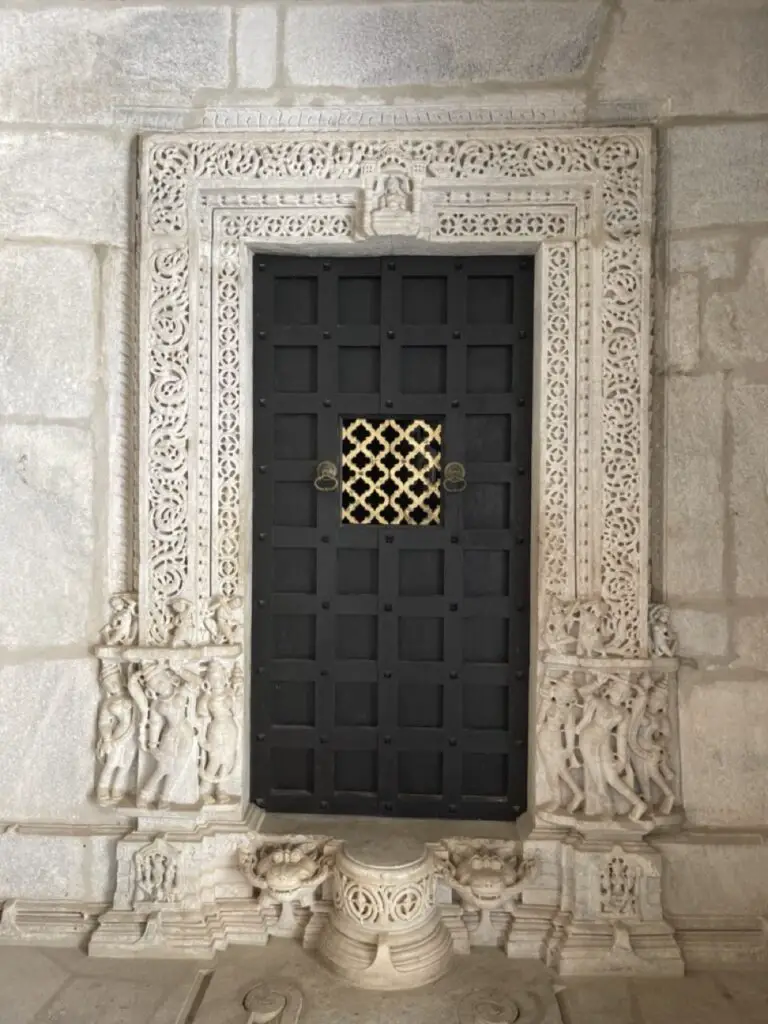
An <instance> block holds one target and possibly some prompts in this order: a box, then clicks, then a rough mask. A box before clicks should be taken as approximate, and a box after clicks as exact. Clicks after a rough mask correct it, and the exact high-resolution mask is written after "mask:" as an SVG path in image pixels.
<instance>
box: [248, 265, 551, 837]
mask: <svg viewBox="0 0 768 1024" xmlns="http://www.w3.org/2000/svg"><path fill="white" fill-rule="evenodd" d="M253 298H254V302H253V310H254V338H253V347H254V437H253V451H254V496H253V509H254V516H253V520H254V552H253V622H252V665H253V675H252V680H251V722H252V769H251V779H252V783H251V785H252V798H253V799H254V801H255V802H256V803H257V804H259V805H260V806H263V807H266V808H268V809H271V810H276V811H277V810H280V811H296V812H310V813H311V812H317V813H342V814H344V813H349V814H372V815H386V816H417V817H456V818H497V819H512V818H514V817H516V816H517V815H518V814H519V813H520V812H521V811H522V810H523V809H524V806H525V790H526V778H525V766H526V740H527V707H528V700H527V680H528V665H529V650H528V630H529V603H530V599H529V587H530V577H529V560H530V501H531V494H530V465H531V392H532V362H533V360H532V321H533V259H532V258H531V257H492V258H491V257H471V258H465V259H454V258H444V257H439V258H438V257H386V258H384V259H342V258H333V259H324V258H314V257H312V258H310V257H306V258H305V257H288V256H279V257H278V256H269V257H263V256H259V257H257V258H256V260H255V262H254V296H253Z"/></svg>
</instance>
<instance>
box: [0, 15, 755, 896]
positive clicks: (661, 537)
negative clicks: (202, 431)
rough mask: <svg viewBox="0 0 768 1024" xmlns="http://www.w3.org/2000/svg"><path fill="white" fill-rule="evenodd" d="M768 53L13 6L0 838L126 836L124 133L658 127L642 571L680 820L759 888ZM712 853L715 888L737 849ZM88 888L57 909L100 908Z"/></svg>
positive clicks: (3, 410) (747, 18)
mask: <svg viewBox="0 0 768 1024" xmlns="http://www.w3.org/2000/svg"><path fill="white" fill-rule="evenodd" d="M767 55H768V4H766V3H765V2H764V0H485V2H484V0H477V2H467V0H410V2H407V0H398V2H395V0H381V2H380V0H336V2H323V0H312V2H306V0H305V2H301V0H293V2H292V0H275V2H265V3H245V2H242V3H239V4H238V5H236V6H235V5H233V6H228V5H226V4H215V3H205V2H195V0H187V2H175V0H166V2H165V3H161V2H152V3H149V2H146V3H145V2H141V0H136V2H134V3H131V2H127V3H117V2H112V0H78V2H75V0H70V2H69V3H68V4H67V3H65V2H59V3H53V2H48V0H39V2H34V0H5V2H4V3H3V5H2V10H0V298H1V301H0V523H2V524H3V543H2V544H0V738H1V739H2V742H0V777H2V779H3V786H2V787H0V821H2V822H5V823H6V824H7V825H12V824H13V823H15V822H20V823H22V824H21V825H20V826H19V828H18V829H17V830H16V834H17V835H19V836H22V837H23V836H24V835H32V834H33V833H35V831H36V830H37V831H41V830H42V831H46V830H47V831H49V832H50V831H53V832H55V831H56V830H57V829H61V830H66V829H67V828H71V827H72V826H73V825H75V826H76V827H77V828H79V829H81V830H82V831H83V834H86V833H87V834H97V833H98V834H99V835H102V836H105V835H109V834H110V830H111V829H113V828H114V825H113V824H112V823H113V816H112V813H111V812H109V811H106V810H102V809H100V808H98V807H96V806H95V804H94V803H93V802H92V800H91V799H90V790H91V787H92V769H93V761H92V750H93V739H94V711H95V707H96V703H97V698H98V692H97V684H96V663H95V661H94V660H93V659H92V658H91V657H90V656H89V654H88V649H89V646H90V645H91V644H92V643H93V642H94V640H95V638H96V636H97V633H98V630H99V628H100V626H101V625H103V622H104V620H105V616H106V599H107V597H108V595H109V594H110V593H112V592H114V591H116V590H119V589H120V588H121V587H122V586H123V585H124V582H125V575H126V561H127V558H128V557H129V552H127V551H126V549H125V545H124V543H123V540H122V537H123V536H124V532H125V530H124V522H125V516H126V514H127V510H126V507H125V489H124V486H123V482H124V470H123V468H122V466H123V463H122V459H121V451H122V450H123V447H124V444H125V439H124V438H122V437H117V436H116V433H115V429H114V428H115V424H116V423H117V421H118V419H119V417H118V416H117V412H118V411H119V410H120V408H121V403H123V402H124V401H125V388H124V382H125V374H126V372H127V371H126V366H125V365H124V356H123V347H122V340H123V337H124V332H125V329H126V325H125V324H123V323H121V322H116V320H115V315H114V295H115V294H116V290H119V289H121V288H124V287H125V276H124V266H125V261H126V258H127V251H128V243H129V236H128V225H129V222H130V219H131V205H132V174H133V163H134V154H135V146H134V141H135V137H136V135H137V134H138V133H139V132H141V131H146V130H151V129H155V128H166V127H167V128H173V129H183V128H185V127H190V128H192V127H200V126H215V125H217V124H222V125H228V124H231V123H232V113H231V111H232V109H233V108H247V110H248V111H249V114H248V115H247V116H246V120H247V117H251V118H257V117H258V114H257V113H255V111H259V110H261V111H262V113H263V115H264V116H268V115H267V114H266V113H265V112H268V111H269V110H270V109H272V108H277V107H291V108H313V109H314V108H317V107H332V106H345V107H349V106H354V105H359V106H360V107H363V108H365V107H374V106H375V107H379V106H382V105H383V106H387V107H390V108H392V109H393V110H394V109H397V110H398V111H399V113H398V117H405V116H406V115H405V114H403V113H401V112H402V111H404V110H407V109H410V110H415V109H417V108H419V109H421V108H425V107H431V108H436V109H442V110H443V111H446V110H460V109H461V108H462V107H467V106H474V107H481V106H482V107H497V108H498V109H499V110H502V109H503V110H504V111H506V117H507V118H508V119H512V120H519V122H520V123H521V124H525V123H537V124H544V123H548V122H551V123H565V124H625V123H638V124H640V123H643V124H644V123H650V124H653V125H655V126H656V127H657V129H658V135H657V139H658V147H659V164H658V189H657V192H658V207H657V214H658V221H657V253H656V256H657V267H656V270H657V295H656V300H657V308H656V327H657V354H656V360H655V369H654V372H655V384H654V445H653V471H652V474H653V492H654V501H653V530H654V537H655V541H654V565H653V572H654V583H655V588H656V594H655V596H656V597H657V598H658V599H664V600H666V601H668V603H669V604H670V605H671V606H672V608H673V611H674V624H675V626H676V628H677V629H678V630H679V633H680V638H681V650H682V654H683V655H684V656H685V657H686V658H687V659H689V664H688V665H687V666H686V667H685V668H684V670H683V671H682V674H681V684H680V686H681V690H680V695H681V708H680V711H681V733H682V736H681V742H682V758H683V779H684V787H685V794H684V795H685V803H686V807H687V811H688V816H689V819H690V822H691V825H692V826H694V827H695V828H696V835H697V836H699V838H700V842H701V843H711V844H714V845H715V846H717V844H718V843H720V842H729V843H731V848H732V849H736V848H739V849H741V847H742V846H746V847H748V849H749V858H751V859H750V860H749V864H750V865H752V864H753V863H755V864H756V863H758V862H759V864H761V865H762V872H763V875H764V877H768V871H766V867H767V866H768V856H767V855H765V854H761V853H760V849H761V848H762V846H763V845H764V844H763V837H764V836H765V835H768V796H767V795H766V793H767V792H768V791H767V790H766V786H765V778H766V769H768V738H766V737H768V725H766V723H768V187H767V186H766V167H767V166H768V56H767ZM297 116H299V115H298V114H297ZM305 116H307V115H305ZM89 830H90V831H89ZM734 836H738V837H740V838H739V844H740V845H738V847H737V845H735V841H734V840H733V837H734ZM702 837H703V838H702ZM745 837H746V838H745ZM4 841H5V842H10V838H9V837H5V839H3V838H2V837H0V843H2V842H4ZM687 841H688V840H687V839H686V842H687ZM697 841H699V840H697ZM672 845H674V843H670V846H672ZM717 848H718V849H720V847H719V846H718V847H717ZM679 853H680V848H679V846H678V847H676V848H675V851H674V852H673V854H671V856H672V859H673V861H674V857H675V856H679ZM104 863H106V859H105V861H104ZM698 863H700V864H701V878H702V879H703V880H704V881H703V883H702V884H703V885H705V886H706V884H707V882H706V879H707V878H708V877H709V876H708V872H709V873H710V874H711V873H712V872H715V871H716V870H719V868H716V867H712V865H713V864H718V863H720V862H719V861H717V858H716V857H714V855H713V857H702V858H700V861H699V862H698ZM746 863H747V861H745V864H746ZM737 870H738V869H737ZM749 870H750V871H753V868H752V867H750V868H749ZM73 872H74V874H73ZM93 872H94V868H93V863H92V861H91V860H88V861H87V862H86V861H85V860H84V861H83V866H82V872H81V875H80V876H78V877H77V878H75V880H74V881H73V878H74V877H75V876H77V870H76V869H73V870H72V871H70V872H69V874H68V875H67V879H68V880H67V881H66V883H64V882H62V888H61V895H66V893H67V892H68V891H75V890H76V891H77V892H82V891H86V890H87V891H91V889H92V890H93V891H94V892H95V891H97V890H98V889H99V885H100V884H101V883H99V882H97V881H94V882H93V883H92V886H91V881H92V879H93V878H94V877H95V876H94V874H93ZM672 877H673V878H674V877H675V873H674V872H673V873H672ZM750 877H756V876H755V875H754V871H753V873H752V875H750ZM84 879H86V880H87V884H86V882H85V881H83V880H84ZM690 884H691V885H692V884H693V883H690ZM0 885H2V888H0V898H3V897H4V896H7V895H30V896H32V895H35V893H36V892H38V893H39V892H42V891H43V888H44V885H43V882H42V881H40V880H38V881H37V882H35V881H34V880H28V882H25V885H26V886H27V889H28V891H27V890H25V891H24V892H20V891H17V890H18V886H17V885H16V883H15V882H14V881H13V879H9V878H5V877H3V878H0ZM36 886H37V888H36ZM88 886H91V889H89V888H88ZM755 886H756V888H755V900H758V901H761V912H762V913H766V912H768V883H765V882H764V883H763V885H762V888H761V887H760V885H759V884H758V883H757V881H756V882H755ZM716 897H717V893H715V894H714V895H713V899H714V900H715V903H716V902H717V898H716ZM93 898H97V897H96V896H94V897H93ZM688 902H690V903H693V902H695V901H694V900H693V897H692V898H691V901H688ZM683 904H684V905H683ZM752 905H753V907H754V900H753V903H752ZM718 906H719V904H718ZM687 907H688V903H687V902H686V901H685V900H683V901H682V903H681V906H680V908H679V910H677V909H676V910H675V912H678V913H680V914H684V913H688V912H692V911H691V910H690V908H689V907H688V909H686V908H687ZM713 907H714V904H713ZM712 912H713V913H715V912H722V911H721V910H715V909H713V910H712Z"/></svg>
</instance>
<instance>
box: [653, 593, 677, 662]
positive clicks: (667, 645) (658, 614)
mask: <svg viewBox="0 0 768 1024" xmlns="http://www.w3.org/2000/svg"><path fill="white" fill-rule="evenodd" d="M669 615H670V612H669V608H667V606H666V605H663V604H652V605H651V607H650V609H649V614H648V618H649V626H650V634H651V635H650V646H651V657H653V658H674V657H676V655H677V636H676V635H675V632H674V630H673V629H672V626H671V624H670V621H669Z"/></svg>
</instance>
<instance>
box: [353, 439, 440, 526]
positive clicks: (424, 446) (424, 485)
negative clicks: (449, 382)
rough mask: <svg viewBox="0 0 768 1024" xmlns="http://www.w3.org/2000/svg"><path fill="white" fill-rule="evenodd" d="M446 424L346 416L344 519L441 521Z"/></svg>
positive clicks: (388, 522)
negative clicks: (441, 462)
mask: <svg viewBox="0 0 768 1024" xmlns="http://www.w3.org/2000/svg"><path fill="white" fill-rule="evenodd" d="M442 438H443V427H442V424H441V423H428V422H427V421H426V420H401V419H398V420H394V419H387V420H373V419H354V420H345V421H344V422H343V424H342V458H341V521H342V522H343V523H354V524H356V525H358V526H431V525H434V524H436V523H439V522H440V461H441V457H442Z"/></svg>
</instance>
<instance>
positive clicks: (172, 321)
mask: <svg viewBox="0 0 768 1024" xmlns="http://www.w3.org/2000/svg"><path fill="white" fill-rule="evenodd" d="M652 176H653V147H652V136H651V133H650V131H649V130H647V129H608V128H604V129H601V128H593V129H567V128H539V127H536V128H534V127H531V128H527V129H526V128H510V127H498V128H497V127H493V126H492V125H482V126H481V127H472V126H471V125H458V126H455V125H450V124H446V125H438V126H429V127H425V128H423V129H418V128H401V129H400V130H399V131H396V130H387V129H386V128H382V127H381V126H374V127H372V128H371V129H369V130H361V129H356V130H347V129H346V128H344V127H343V126H339V128H338V129H337V130H335V131H334V130H328V129H326V130H324V131H318V132H317V133H315V134H312V135H310V134H309V133H308V132H307V131H306V129H303V130H293V131H292V129H291V126H290V124H289V123H286V125H285V126H284V127H280V128H277V129H275V130H274V131H263V130H261V131H250V132H240V133H235V132H230V133H227V132H218V131H217V132H204V131H199V132H194V133H188V134H186V133H162V134H152V135H148V136H145V137H143V138H142V140H141V146H140V170H139V196H138V238H137V254H138V259H137V264H138V284H139V287H138V291H139V300H140V301H139V323H138V334H139V346H138V347H139V373H138V417H139V425H138V426H139V431H138V434H139V442H138V446H139V451H138V459H137V462H138V466H137V470H138V488H137V514H136V521H137V527H138V544H137V545H134V544H133V543H131V542H128V541H127V542H126V545H125V550H126V551H130V550H136V551H137V557H136V561H135V565H134V574H133V575H134V576H135V580H134V581H133V582H134V583H135V589H136V591H137V594H138V601H137V617H138V638H137V640H135V639H134V638H133V636H131V641H130V642H136V643H137V644H138V646H139V647H140V648H141V649H145V648H159V649H160V650H161V651H163V652H168V651H171V650H173V649H174V648H178V647H186V646H189V647H190V648H192V649H196V648H199V647H201V646H203V645H205V644H207V643H210V642H211V635H212V632H211V631H212V626H211V622H212V618H211V616H212V611H211V609H213V608H219V609H223V611H221V615H222V616H224V625H225V626H226V627H227V628H230V629H231V630H232V635H231V636H227V637H226V638H225V637H224V636H223V635H220V636H217V637H216V639H218V641H219V642H222V641H223V642H225V643H233V642H239V641H240V640H241V639H242V638H241V634H240V628H239V624H238V622H237V620H236V618H233V615H232V613H231V612H228V611H227V608H228V607H229V608H234V607H235V606H237V607H238V610H239V611H242V609H243V608H245V612H246V614H245V615H244V619H245V622H246V624H247V622H248V615H247V608H248V603H249V594H248V584H247V578H248V566H249V564H250V558H251V556H252V554H253V553H252V552H251V550H250V536H251V535H250V521H249V507H250V466H249V456H248V451H249V433H250V413H249V410H250V403H251V401H252V381H251V370H250V367H251V359H250V349H251V345H252V344H253V341H252V338H251V318H250V308H249V295H250V289H249V285H248V282H249V278H250V274H251V267H252V256H253V254H254V253H255V252H258V251H259V249H262V250H263V251H303V252H312V253H317V254H323V253H329V254H330V253H333V254H336V255H342V254H344V253H349V254H350V255H352V254H356V255H358V254H360V253H364V252H369V253H371V252H378V253H380V252H398V251H421V252H434V253H440V252H465V253H482V252H491V251H497V252H498V251H522V252H528V253H532V254H534V255H535V257H536V304H537V321H538V323H537V337H536V339H535V344H536V346H537V367H538V368H537V381H536V395H537V398H536V407H535V410H534V435H535V437H536V438H537V442H536V451H535V452H534V455H535V465H536V475H535V483H534V508H533V513H534V515H533V522H534V531H535V533H534V537H535V538H536V540H535V544H534V548H535V555H534V566H535V575H534V582H533V587H534V597H535V599H536V601H537V611H535V612H534V614H535V615H537V621H538V622H539V623H540V624H541V627H542V634H541V635H542V639H541V641H540V643H539V648H540V650H541V651H542V652H544V651H545V650H546V636H544V633H543V628H544V623H545V619H546V612H547V608H548V607H549V602H551V600H552V599H553V598H554V599H556V600H558V601H560V602H578V601H581V602H595V603H599V606H600V608H601V609H602V612H601V614H602V615H603V619H604V621H603V626H602V628H603V630H604V634H605V635H606V636H609V637H610V638H611V646H610V650H609V651H608V650H607V649H606V651H605V652H601V653H605V654H606V655H607V656H609V657H610V659H614V660H620V661H624V660H626V659H634V662H638V661H640V662H643V661H645V660H647V659H649V658H650V657H651V654H652V652H651V651H650V650H649V626H648V622H649V618H648V617H649V579H648V561H649V538H648V518H649V496H648V443H649V438H648V433H649V431H648V417H649V385H650V292H651V288H650V285H651V280H650V278H651V258H650V253H651V232H652V209H651V204H652V194H653V183H652ZM128 404H129V405H130V404H131V403H128ZM129 434H130V432H129ZM134 436H135V434H134ZM127 582H128V584H130V582H131V581H130V580H129V581H127ZM122 589H123V590H125V591H131V590H133V589H134V588H133V587H131V586H130V585H126V586H123V587H122ZM228 602H229V603H230V604H229V605H228V604H227V603H228ZM233 602H234V603H233ZM233 622H234V626H233V625H232V623H233ZM227 624H228V625H227ZM131 628H133V627H132V626H131ZM216 628H218V626H217V627H216ZM123 642H126V641H123ZM244 647H245V649H246V650H247V629H246V636H245V643H244ZM233 650H234V648H233ZM158 655H159V656H160V651H158ZM166 656H167V655H166V654H165V653H163V654H162V658H165V657H166ZM238 657H239V658H242V655H238ZM544 678H545V676H544V659H543V658H540V659H539V663H538V669H537V678H536V679H535V680H532V685H536V686H538V685H539V683H540V682H542V683H543V681H544ZM238 715H239V716H240V717H241V718H244V717H245V716H243V715H242V712H238ZM242 739H243V748H246V747H247V736H245V735H244V736H243V737H242ZM241 754H242V757H241V760H242V763H243V764H247V761H248V758H247V752H246V750H245V749H243V750H242V751H241ZM136 785H138V783H137V784H136ZM235 789H238V787H237V786H233V787H232V789H231V792H232V794H233V795H235ZM239 795H240V797H241V798H242V796H243V792H242V787H239Z"/></svg>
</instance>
